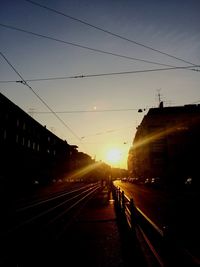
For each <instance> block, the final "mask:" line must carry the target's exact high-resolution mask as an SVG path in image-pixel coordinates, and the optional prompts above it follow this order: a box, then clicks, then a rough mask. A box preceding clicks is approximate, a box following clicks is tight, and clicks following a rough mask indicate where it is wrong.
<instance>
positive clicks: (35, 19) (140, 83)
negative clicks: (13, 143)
mask: <svg viewBox="0 0 200 267" xmlns="http://www.w3.org/2000/svg"><path fill="white" fill-rule="evenodd" d="M35 3H36V4H35ZM37 3H38V4H39V5H40V6H38V5H37ZM199 13H200V1H199V0H168V1H164V0H101V1H99V0H57V1H53V0H37V1H36V0H35V1H34V3H33V2H31V1H26V0H1V8H0V51H1V53H2V54H1V56H0V92H1V93H2V94H4V95H5V96H6V97H8V98H9V99H10V100H11V101H12V102H14V103H15V104H16V105H18V106H19V107H20V108H21V109H23V110H24V111H25V112H27V113H29V114H30V115H31V116H32V117H33V118H34V119H35V120H37V121H38V122H39V123H41V124H42V125H46V127H47V128H48V129H49V130H50V131H52V132H53V133H54V134H56V135H57V136H58V137H60V138H62V139H63V140H66V141H67V142H68V143H69V144H71V145H77V146H78V150H79V151H80V152H84V153H87V154H88V155H90V156H91V157H92V158H94V159H96V160H97V161H100V160H102V161H104V162H106V163H109V164H111V165H112V166H114V167H119V168H127V156H128V150H129V149H130V147H131V145H132V141H133V138H134V135H135V132H136V127H137V126H138V125H139V124H140V123H141V121H142V119H143V117H144V115H145V114H146V113H147V112H148V110H149V108H152V107H158V105H159V101H163V102H164V106H180V105H185V104H193V103H194V104H198V103H200V86H199V85H200V68H198V67H195V66H194V65H196V66H198V65H200V16H199ZM14 28H15V29H14ZM161 52H162V53H161ZM167 54H168V55H167ZM169 55H170V56H169ZM174 67H190V69H171V70H160V69H165V68H174ZM147 70H148V71H147ZM149 70H157V71H149ZM140 71H142V72H140ZM126 72H129V73H126ZM120 73H122V74H120ZM102 74H103V75H102ZM107 74H108V75H107ZM111 74H112V75H111ZM84 76H85V77H84ZM59 77H66V78H65V79H49V80H40V81H29V80H31V79H48V78H59ZM75 77H77V78H75ZM22 79H23V80H24V81H26V82H27V84H26V85H24V84H22V83H19V82H16V81H19V80H22ZM139 109H141V110H142V111H143V112H138V110H139ZM111 149H118V150H119V156H118V157H117V158H118V159H120V160H116V163H115V164H114V162H109V156H108V157H107V156H106V155H107V153H108V152H109V151H110V150H111ZM111 154H112V153H111ZM109 155H110V154H109Z"/></svg>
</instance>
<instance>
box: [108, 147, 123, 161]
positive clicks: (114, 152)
mask: <svg viewBox="0 0 200 267" xmlns="http://www.w3.org/2000/svg"><path fill="white" fill-rule="evenodd" d="M121 159H122V153H121V151H120V150H119V149H116V148H113V149H111V150H109V151H108V152H107V154H106V160H107V161H108V162H109V163H112V164H117V163H119V162H120V161H121Z"/></svg>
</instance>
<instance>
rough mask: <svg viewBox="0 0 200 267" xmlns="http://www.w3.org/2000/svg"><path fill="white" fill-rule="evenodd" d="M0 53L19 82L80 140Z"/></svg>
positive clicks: (0, 53)
mask: <svg viewBox="0 0 200 267" xmlns="http://www.w3.org/2000/svg"><path fill="white" fill-rule="evenodd" d="M0 55H1V56H2V57H3V58H4V60H5V61H6V62H7V64H8V65H9V66H10V67H11V68H12V69H13V70H14V72H15V73H16V74H17V75H18V76H19V77H20V78H21V83H22V84H23V85H25V86H27V87H28V88H29V89H30V90H31V92H32V93H33V94H34V95H35V96H36V97H37V98H38V99H39V100H40V101H41V102H42V103H43V104H44V105H45V107H46V108H47V109H48V110H49V111H50V112H51V113H52V114H53V115H54V116H55V117H56V118H57V119H58V120H59V121H60V122H61V123H62V124H63V125H64V126H65V127H66V128H67V129H68V130H69V131H70V132H71V133H72V134H73V136H75V137H76V138H77V139H78V140H79V141H82V140H81V138H79V137H78V136H77V135H76V133H75V132H74V131H73V130H72V129H71V127H69V126H68V125H67V124H66V123H65V122H64V121H63V120H62V119H61V118H60V117H59V116H58V115H57V114H56V113H55V111H54V110H53V109H52V108H51V107H50V106H49V105H48V104H47V103H46V101H44V99H43V98H42V97H40V96H39V95H38V93H36V92H35V90H34V89H33V88H32V87H31V86H30V85H29V84H28V83H27V81H26V80H25V79H24V78H23V77H22V75H21V74H20V73H19V72H18V71H17V69H16V68H15V67H14V66H13V65H12V64H11V63H10V61H9V60H8V59H7V57H6V56H5V55H4V54H3V53H2V52H1V51H0Z"/></svg>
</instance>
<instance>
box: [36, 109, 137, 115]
mask: <svg viewBox="0 0 200 267" xmlns="http://www.w3.org/2000/svg"><path fill="white" fill-rule="evenodd" d="M133 110H139V108H137V109H136V108H124V109H99V110H98V109H97V110H65V111H55V113H62V114H66V113H98V112H118V111H119V112H121V111H133ZM49 113H51V112H50V111H34V114H49Z"/></svg>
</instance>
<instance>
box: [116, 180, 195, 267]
mask: <svg viewBox="0 0 200 267" xmlns="http://www.w3.org/2000/svg"><path fill="white" fill-rule="evenodd" d="M114 185H115V186H117V187H120V188H121V189H122V190H123V191H124V193H125V194H126V195H127V196H128V197H129V198H133V200H134V203H135V206H136V207H138V208H139V209H140V210H141V211H142V212H143V213H144V214H145V215H146V216H148V217H149V218H150V219H151V220H152V221H153V222H154V223H155V224H156V225H157V226H158V227H159V228H160V229H162V228H163V227H164V226H167V229H169V233H170V235H171V236H172V237H173V238H176V239H177V240H178V241H179V242H180V244H181V245H182V246H183V247H184V248H185V249H187V251H188V252H189V253H191V254H192V255H194V256H195V258H197V261H198V262H199V264H200V259H198V258H199V255H200V245H199V240H200V230H199V225H200V219H199V216H198V212H199V207H200V194H199V192H194V191H190V190H187V191H180V190H170V191H166V190H158V189H155V188H152V187H149V186H145V185H136V184H133V183H129V182H122V181H120V180H116V181H114Z"/></svg>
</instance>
